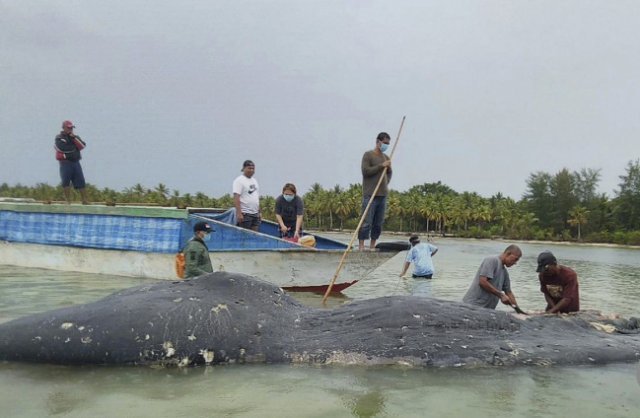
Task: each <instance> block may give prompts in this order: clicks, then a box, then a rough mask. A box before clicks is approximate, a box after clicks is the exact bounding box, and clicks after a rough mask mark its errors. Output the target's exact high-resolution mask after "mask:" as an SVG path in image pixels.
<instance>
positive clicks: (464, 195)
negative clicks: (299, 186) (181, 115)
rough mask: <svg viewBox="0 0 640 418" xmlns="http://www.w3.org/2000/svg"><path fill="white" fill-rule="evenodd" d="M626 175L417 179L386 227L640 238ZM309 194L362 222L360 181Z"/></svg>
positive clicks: (152, 194) (485, 234)
mask: <svg viewBox="0 0 640 418" xmlns="http://www.w3.org/2000/svg"><path fill="white" fill-rule="evenodd" d="M619 178H620V183H619V184H618V189H617V190H615V191H614V196H612V197H609V196H607V195H606V194H605V193H602V194H598V193H597V192H596V189H597V187H598V182H599V180H600V171H599V170H596V169H581V170H579V171H573V172H572V171H569V170H568V169H566V168H565V169H562V170H561V171H559V172H557V173H555V174H550V173H546V172H541V171H540V172H536V173H532V174H530V175H529V177H528V178H527V179H526V191H525V193H524V195H523V196H522V198H521V199H520V200H519V201H515V200H514V199H512V198H510V197H505V196H503V195H502V194H501V193H497V194H495V195H493V196H491V197H488V198H487V197H483V196H480V195H478V194H477V193H475V192H468V191H465V192H458V191H456V190H453V189H452V188H450V187H448V186H447V185H445V184H442V183H441V182H440V181H438V182H435V183H424V184H421V185H416V186H413V187H411V188H410V189H409V190H406V191H403V192H401V191H397V190H393V189H392V190H391V191H390V194H389V196H388V200H387V214H386V220H385V227H384V229H385V230H386V231H397V232H407V233H409V232H417V233H423V234H438V235H446V236H456V237H467V238H497V237H500V238H507V239H516V240H543V241H578V242H593V243H614V244H623V245H640V160H635V161H630V162H629V163H628V164H627V166H626V167H625V169H624V173H623V174H622V175H620V176H619ZM87 196H88V198H89V200H90V201H91V202H95V203H103V204H107V205H119V204H144V205H159V206H175V207H180V208H184V207H189V206H190V207H217V208H231V207H233V197H232V196H231V195H229V194H225V195H224V196H221V197H218V198H215V197H210V196H207V195H206V194H204V193H202V192H199V193H196V194H190V193H185V194H182V193H181V192H180V191H179V190H170V189H169V188H167V186H166V185H164V184H162V183H160V184H158V185H157V186H155V187H151V188H147V187H145V186H143V185H141V184H135V185H133V186H132V187H129V188H125V189H124V190H122V191H120V192H118V191H116V190H113V189H110V188H103V189H100V188H98V187H97V186H95V185H91V184H88V185H87ZM0 197H5V198H6V197H10V198H32V199H35V200H37V201H42V202H45V203H51V202H58V201H63V200H64V196H63V192H62V188H61V187H59V186H51V185H49V184H44V183H39V184H36V185H35V186H24V185H21V184H16V185H14V186H10V185H8V184H7V183H3V184H1V185H0ZM302 198H303V199H304V202H305V227H306V228H307V229H309V228H311V229H319V230H345V229H346V230H353V229H355V228H356V227H357V225H358V222H359V220H360V211H361V201H362V187H361V185H360V184H351V185H350V186H349V187H347V188H343V187H340V186H338V185H336V186H334V187H333V188H329V189H325V188H324V187H323V186H322V185H320V184H318V183H316V184H314V185H312V186H311V188H310V189H309V190H308V191H307V192H306V193H304V194H303V195H302ZM261 208H262V216H263V217H264V218H265V219H271V220H275V215H274V208H275V197H274V196H262V197H261Z"/></svg>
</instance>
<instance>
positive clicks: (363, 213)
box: [322, 116, 406, 304]
mask: <svg viewBox="0 0 640 418" xmlns="http://www.w3.org/2000/svg"><path fill="white" fill-rule="evenodd" d="M405 119H406V116H403V117H402V122H400V129H398V136H397V137H396V142H394V144H393V148H391V154H389V161H391V160H392V159H393V153H394V152H396V147H397V146H398V141H400V134H401V133H402V127H403V126H404V120H405ZM388 168H389V167H385V168H384V169H383V170H382V174H380V178H379V179H378V184H376V188H375V189H374V190H373V193H372V194H371V198H370V199H369V202H368V203H367V206H366V207H365V208H364V211H363V212H362V216H361V217H360V222H358V226H357V227H356V229H355V231H353V235H351V241H350V242H349V245H347V249H346V250H344V253H343V254H342V258H341V259H340V263H339V264H338V268H337V269H336V272H335V274H334V275H333V278H332V279H331V282H330V283H329V287H327V291H326V292H325V294H324V297H323V298H322V303H323V304H324V303H325V302H326V301H327V298H328V297H329V294H330V293H331V289H332V288H333V285H334V284H335V282H336V280H337V279H338V275H339V274H340V270H342V266H343V264H344V260H345V259H346V258H347V254H348V253H349V251H351V246H352V245H353V242H354V241H355V239H356V237H357V236H358V231H360V227H361V226H362V223H363V222H364V220H365V218H366V217H367V213H368V212H369V207H371V202H373V199H374V197H375V196H376V193H378V189H379V188H380V185H381V184H382V179H384V177H385V176H386V175H387V169H388Z"/></svg>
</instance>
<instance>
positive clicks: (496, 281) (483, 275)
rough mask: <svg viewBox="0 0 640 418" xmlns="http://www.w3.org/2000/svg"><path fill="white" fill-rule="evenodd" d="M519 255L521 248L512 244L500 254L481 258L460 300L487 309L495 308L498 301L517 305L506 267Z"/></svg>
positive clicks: (520, 255) (516, 260)
mask: <svg viewBox="0 0 640 418" xmlns="http://www.w3.org/2000/svg"><path fill="white" fill-rule="evenodd" d="M520 257H522V250H520V247H518V246H517V245H513V244H512V245H509V246H508V247H507V248H505V250H504V251H503V252H502V254H500V255H498V256H493V257H487V258H485V259H484V260H482V264H480V268H478V272H477V273H476V276H475V277H474V279H473V282H471V286H470V287H469V290H467V293H466V294H465V295H464V298H463V299H462V301H463V302H464V303H468V304H471V305H477V306H482V307H484V308H489V309H495V308H496V306H498V301H500V302H502V303H504V304H505V305H511V306H513V307H517V306H518V304H517V303H516V297H515V295H514V294H513V292H512V291H511V280H510V278H509V272H508V271H507V267H511V266H514V265H515V264H516V263H517V262H518V260H520Z"/></svg>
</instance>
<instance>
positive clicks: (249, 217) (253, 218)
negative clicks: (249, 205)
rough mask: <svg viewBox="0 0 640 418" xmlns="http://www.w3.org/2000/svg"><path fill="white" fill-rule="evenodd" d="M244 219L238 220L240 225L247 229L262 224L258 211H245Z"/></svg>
mask: <svg viewBox="0 0 640 418" xmlns="http://www.w3.org/2000/svg"><path fill="white" fill-rule="evenodd" d="M242 217H243V218H244V220H243V221H242V222H238V226H239V227H241V228H246V229H254V228H258V227H259V226H260V215H258V214H257V213H243V214H242Z"/></svg>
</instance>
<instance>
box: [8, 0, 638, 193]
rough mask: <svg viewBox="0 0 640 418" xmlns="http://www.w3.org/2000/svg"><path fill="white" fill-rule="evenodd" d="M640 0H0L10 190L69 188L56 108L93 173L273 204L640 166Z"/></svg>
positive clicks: (493, 185) (114, 181) (519, 183)
mask: <svg viewBox="0 0 640 418" xmlns="http://www.w3.org/2000/svg"><path fill="white" fill-rule="evenodd" d="M638 16H640V2H638V1H635V0H628V1H625V0H616V1H589V0H579V1H571V0H567V1H562V0H560V1H558V0H553V1H544V0H541V1H492V0H486V1H475V0H459V1H451V0H444V1H419V0H415V1H409V0H406V1H403V0H393V1H364V0H358V1H356V0H353V1H332V0H323V1H303V0H280V1H277V0H270V1H257V0H253V1H242V0H233V1H207V0H202V1H184V0H183V1H170V2H169V1H151V0H148V1H141V0H126V1H114V0H112V1H93V0H77V1H71V0H65V1H53V0H49V1H33V0H22V1H17V0H0V95H1V99H0V144H1V149H2V151H1V152H0V182H7V183H9V184H16V183H22V184H27V185H34V184H36V183H38V182H45V183H50V184H54V183H57V182H58V181H59V179H58V172H57V163H56V161H55V159H54V152H53V139H54V137H55V135H56V134H57V132H58V131H59V130H60V124H61V122H62V121H63V120H64V119H71V120H72V121H73V122H74V123H75V125H76V127H77V128H76V133H78V134H79V135H81V136H82V137H83V138H84V139H85V140H86V141H87V144H88V146H87V148H86V150H85V151H84V153H83V155H84V158H83V166H84V169H85V175H86V177H87V181H89V182H90V183H93V184H95V185H96V186H98V187H111V188H115V189H116V190H122V189H123V188H125V187H128V186H132V185H134V184H136V183H141V184H143V185H144V186H146V187H153V186H155V185H157V184H158V183H164V184H166V185H167V186H168V187H169V188H170V189H178V190H180V191H181V192H182V193H186V192H190V193H195V192H198V191H202V192H205V193H207V194H209V195H213V196H221V195H222V194H225V193H228V192H230V189H231V183H232V181H233V179H234V178H235V177H236V176H237V175H239V174H240V168H241V165H242V161H243V160H245V159H252V160H254V161H255V163H256V178H257V179H258V181H259V182H260V186H261V192H262V194H264V195H272V196H275V195H277V194H278V193H279V192H280V189H281V187H282V185H283V184H284V183H285V182H293V183H295V184H297V185H298V188H299V190H300V191H301V192H306V191H307V190H308V189H309V187H310V185H311V184H313V183H315V182H318V183H320V184H321V185H323V186H324V187H326V188H328V187H333V186H334V185H336V184H339V185H341V186H348V185H349V184H351V183H359V182H360V181H361V174H360V160H361V157H362V153H363V152H364V151H365V150H367V149H370V148H372V147H373V145H374V143H375V137H376V135H377V134H378V132H380V131H387V132H389V133H390V135H391V137H392V138H393V139H394V140H395V138H396V136H397V134H398V129H399V127H400V122H401V120H402V117H403V116H405V115H406V122H405V126H404V129H403V132H402V135H401V136H400V140H399V143H398V146H397V148H396V151H395V155H394V159H393V167H394V178H393V181H392V186H393V188H395V189H396V190H400V191H404V190H407V189H408V188H410V187H411V186H413V185H416V184H422V183H425V182H436V181H442V182H443V183H445V184H447V185H449V186H450V187H452V188H454V189H455V190H457V191H460V192H461V191H474V192H478V193H480V194H481V195H483V196H485V197H489V196H491V195H493V194H495V193H497V192H501V193H503V194H505V195H508V196H511V197H513V198H515V199H519V198H520V197H521V196H522V194H523V193H524V192H525V189H526V179H527V177H528V176H529V175H530V174H531V173H534V172H537V171H545V172H549V173H552V174H553V173H556V172H557V171H559V170H561V169H562V168H565V167H566V168H568V169H569V170H571V171H577V170H580V169H581V168H593V169H600V170H601V182H600V191H601V192H605V193H607V194H608V195H609V196H612V195H613V191H614V190H615V189H616V188H617V184H618V183H619V178H618V176H620V175H622V174H624V173H625V167H626V165H627V163H628V162H629V161H631V160H635V159H637V158H640V151H639V146H638V142H637V140H638V137H639V136H640V135H639V134H640V117H639V116H638V115H639V114H640V47H639V45H638V42H639V41H638V40H639V39H640V25H638Z"/></svg>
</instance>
